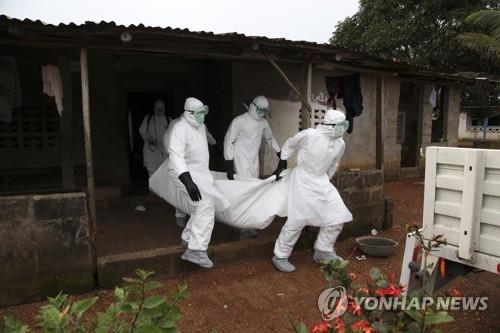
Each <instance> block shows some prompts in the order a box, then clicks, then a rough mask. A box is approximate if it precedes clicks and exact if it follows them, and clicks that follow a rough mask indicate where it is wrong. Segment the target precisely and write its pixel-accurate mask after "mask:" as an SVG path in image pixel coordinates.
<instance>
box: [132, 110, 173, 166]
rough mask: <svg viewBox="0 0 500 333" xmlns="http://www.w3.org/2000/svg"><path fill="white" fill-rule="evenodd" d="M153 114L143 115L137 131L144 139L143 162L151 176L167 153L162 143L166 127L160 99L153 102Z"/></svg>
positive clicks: (166, 123) (166, 122)
mask: <svg viewBox="0 0 500 333" xmlns="http://www.w3.org/2000/svg"><path fill="white" fill-rule="evenodd" d="M154 107H155V110H154V114H152V115H147V116H146V117H144V119H143V121H142V124H141V126H140V127H139V133H140V134H141V137H142V139H143V140H144V146H143V148H142V156H143V164H144V167H145V168H146V169H147V170H148V173H149V175H150V176H151V175H152V174H153V173H154V172H155V170H156V169H158V167H159V166H160V165H161V164H162V163H163V161H164V160H165V159H166V158H167V153H166V152H165V149H164V147H163V144H162V140H163V136H164V135H165V132H166V131H167V128H168V121H167V118H166V117H165V103H164V102H163V101H161V100H157V101H156V102H155V105H154Z"/></svg>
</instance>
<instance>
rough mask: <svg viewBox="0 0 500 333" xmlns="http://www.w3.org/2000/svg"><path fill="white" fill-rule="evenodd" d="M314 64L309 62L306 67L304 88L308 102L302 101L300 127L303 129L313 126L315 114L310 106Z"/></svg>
mask: <svg viewBox="0 0 500 333" xmlns="http://www.w3.org/2000/svg"><path fill="white" fill-rule="evenodd" d="M311 81H312V64H311V63H308V64H306V65H305V68H304V89H303V96H305V98H306V99H307V104H304V103H302V107H301V108H300V112H301V116H300V119H301V124H300V127H301V128H302V129H306V128H309V127H311V117H312V115H313V111H312V108H311V107H310V105H311V104H310V102H309V101H310V100H311V89H312V87H311V86H312V82H311Z"/></svg>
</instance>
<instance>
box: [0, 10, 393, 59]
mask: <svg viewBox="0 0 500 333" xmlns="http://www.w3.org/2000/svg"><path fill="white" fill-rule="evenodd" d="M0 23H10V24H16V23H17V24H21V25H24V26H32V27H39V28H45V29H48V30H73V29H96V28H98V29H108V30H115V31H117V30H121V31H128V32H131V33H133V32H143V33H172V34H175V35H178V36H184V37H188V36H191V37H205V38H208V39H210V38H214V39H216V40H219V41H234V40H236V39H240V40H246V41H253V42H269V43H273V44H279V45H281V46H290V47H312V48H324V49H328V50H330V51H332V52H335V51H338V52H347V53H356V54H358V55H359V56H364V57H367V58H373V59H374V60H375V59H378V60H382V61H387V60H390V61H391V62H394V63H399V61H397V60H395V59H393V58H391V57H389V56H385V55H381V54H372V53H368V52H365V51H361V50H353V49H347V48H344V47H339V46H335V45H332V44H328V43H315V42H309V41H293V40H289V39H286V38H269V37H265V36H247V35H245V34H242V33H237V32H229V33H214V32H211V31H191V30H189V29H181V28H173V27H168V26H167V27H158V26H154V27H153V26H146V25H144V24H138V25H136V24H131V25H127V26H126V25H122V24H116V23H115V22H113V21H111V22H106V21H101V22H92V21H86V22H85V23H83V24H76V23H73V22H71V23H68V24H66V23H59V24H57V25H55V24H51V23H45V22H43V21H41V20H31V19H17V18H12V17H9V16H6V15H0Z"/></svg>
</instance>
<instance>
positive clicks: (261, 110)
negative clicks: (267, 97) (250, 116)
mask: <svg viewBox="0 0 500 333" xmlns="http://www.w3.org/2000/svg"><path fill="white" fill-rule="evenodd" d="M252 104H253V105H254V106H255V111H256V112H257V113H260V114H261V115H263V116H267V115H269V114H270V113H271V111H269V109H268V108H259V107H258V106H257V104H255V103H254V102H252Z"/></svg>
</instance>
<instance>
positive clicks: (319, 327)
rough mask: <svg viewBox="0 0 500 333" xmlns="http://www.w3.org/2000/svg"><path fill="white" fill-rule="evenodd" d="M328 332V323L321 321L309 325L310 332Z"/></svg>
mask: <svg viewBox="0 0 500 333" xmlns="http://www.w3.org/2000/svg"><path fill="white" fill-rule="evenodd" d="M329 332H330V326H328V323H326V322H322V323H320V324H316V325H313V326H312V327H311V333H329Z"/></svg>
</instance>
